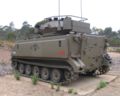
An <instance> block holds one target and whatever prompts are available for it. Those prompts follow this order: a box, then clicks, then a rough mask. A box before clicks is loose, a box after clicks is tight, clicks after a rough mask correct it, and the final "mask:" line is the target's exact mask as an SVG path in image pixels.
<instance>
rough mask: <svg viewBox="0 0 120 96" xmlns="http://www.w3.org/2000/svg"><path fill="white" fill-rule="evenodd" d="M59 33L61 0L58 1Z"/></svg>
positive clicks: (59, 27)
mask: <svg viewBox="0 0 120 96" xmlns="http://www.w3.org/2000/svg"><path fill="white" fill-rule="evenodd" d="M58 19H59V20H58V31H60V30H61V25H60V0H58Z"/></svg>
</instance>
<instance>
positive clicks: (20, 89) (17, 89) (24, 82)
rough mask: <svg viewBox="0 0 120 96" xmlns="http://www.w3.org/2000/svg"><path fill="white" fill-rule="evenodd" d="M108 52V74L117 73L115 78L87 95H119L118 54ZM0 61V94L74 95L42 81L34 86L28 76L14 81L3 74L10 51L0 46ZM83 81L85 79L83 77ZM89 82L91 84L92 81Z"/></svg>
mask: <svg viewBox="0 0 120 96" xmlns="http://www.w3.org/2000/svg"><path fill="white" fill-rule="evenodd" d="M109 54H110V56H111V57H112V59H113V65H112V66H111V71H110V72H109V73H108V74H109V75H115V76H116V75H117V76H118V77H117V79H115V80H114V81H112V82H111V83H110V84H109V85H108V86H107V87H105V88H103V89H101V90H98V91H96V92H94V93H92V94H89V95H87V96H120V95H119V94H120V78H119V77H120V54H118V53H109ZM0 62H2V63H5V64H0V73H2V76H0V96H74V95H73V94H72V95H71V94H68V93H67V92H63V91H59V92H56V91H55V90H53V89H51V88H50V87H47V86H45V85H44V84H43V82H39V83H38V84H37V85H36V86H34V85H32V83H31V79H29V78H24V77H22V78H21V80H20V81H16V80H15V78H14V76H13V75H5V76H3V75H4V74H9V73H10V72H11V67H10V51H9V50H7V49H1V48H0ZM6 66H7V67H6ZM1 70H2V71H1ZM5 72H6V73H5ZM3 73H4V74H3ZM86 80H88V79H86ZM89 80H90V79H89ZM92 80H93V81H95V79H93V78H92V79H91V81H92ZM83 81H85V79H84V80H83ZM76 84H77V83H76ZM81 84H82V85H81ZM91 84H93V82H92V83H91ZM80 85H81V86H86V87H85V88H86V89H87V88H88V87H89V88H90V86H92V85H90V86H88V85H87V84H86V85H84V83H80ZM80 85H74V86H80Z"/></svg>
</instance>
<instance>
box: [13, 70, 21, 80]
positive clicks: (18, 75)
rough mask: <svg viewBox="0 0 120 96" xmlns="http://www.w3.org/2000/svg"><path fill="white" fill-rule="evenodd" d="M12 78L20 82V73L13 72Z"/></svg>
mask: <svg viewBox="0 0 120 96" xmlns="http://www.w3.org/2000/svg"><path fill="white" fill-rule="evenodd" d="M14 77H15V79H16V80H20V73H19V72H18V71H15V72H14Z"/></svg>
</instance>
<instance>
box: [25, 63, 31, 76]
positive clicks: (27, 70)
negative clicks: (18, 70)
mask: <svg viewBox="0 0 120 96" xmlns="http://www.w3.org/2000/svg"><path fill="white" fill-rule="evenodd" d="M25 73H26V74H27V75H30V74H31V73H32V68H31V66H30V65H27V66H26V68H25Z"/></svg>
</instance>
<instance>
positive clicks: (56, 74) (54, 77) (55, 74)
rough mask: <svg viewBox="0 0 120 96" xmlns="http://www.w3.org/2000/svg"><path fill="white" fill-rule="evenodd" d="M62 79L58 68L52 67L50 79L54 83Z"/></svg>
mask: <svg viewBox="0 0 120 96" xmlns="http://www.w3.org/2000/svg"><path fill="white" fill-rule="evenodd" d="M61 79H62V73H61V71H60V70H59V69H53V70H52V72H51V80H52V81H53V82H54V83H58V82H60V81H61Z"/></svg>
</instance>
